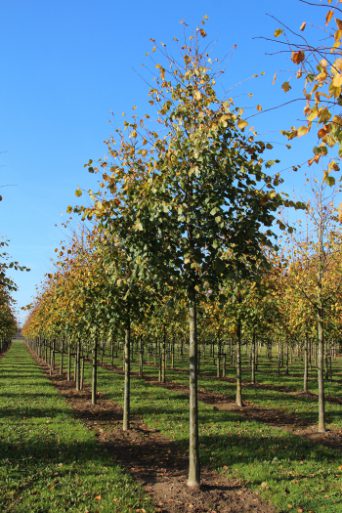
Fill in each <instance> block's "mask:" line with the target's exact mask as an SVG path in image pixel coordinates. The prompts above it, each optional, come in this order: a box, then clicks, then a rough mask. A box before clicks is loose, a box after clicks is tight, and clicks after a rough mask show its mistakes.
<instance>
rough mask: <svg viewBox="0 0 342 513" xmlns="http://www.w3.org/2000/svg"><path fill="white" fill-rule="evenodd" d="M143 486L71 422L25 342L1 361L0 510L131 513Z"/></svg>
mask: <svg viewBox="0 0 342 513" xmlns="http://www.w3.org/2000/svg"><path fill="white" fill-rule="evenodd" d="M139 508H145V509H146V511H152V510H153V508H152V506H151V505H150V502H149V500H148V499H147V498H144V497H143V494H142V490H141V489H140V487H138V486H137V485H136V484H135V483H134V482H133V480H132V479H131V478H130V476H129V475H127V474H126V473H125V472H124V471H123V470H122V469H121V468H120V467H119V466H118V465H116V464H114V463H113V456H112V455H110V454H108V453H106V452H105V451H104V450H103V449H102V448H101V447H100V446H99V445H98V443H97V442H96V439H95V435H94V434H93V433H92V432H91V431H89V430H88V429H87V428H86V427H85V426H84V425H83V424H82V423H81V422H79V421H77V420H75V418H74V416H73V413H72V411H71V408H70V407H69V406H68V404H67V403H66V401H65V399H63V397H62V396H61V395H60V394H59V393H58V392H57V390H56V389H55V388H54V386H53V385H52V384H51V383H50V382H49V380H48V378H47V377H46V376H45V375H44V373H43V372H42V370H41V369H40V368H39V367H38V365H37V364H36V363H35V362H34V361H33V359H32V357H31V356H30V355H29V353H28V350H27V348H26V346H25V345H24V344H23V343H22V342H14V343H13V344H12V346H11V348H10V349H9V351H8V353H7V354H6V355H5V356H4V357H3V358H1V359H0V511H1V513H86V512H89V513H93V512H95V511H96V512H99V513H100V512H101V513H109V512H110V513H113V512H116V513H132V512H135V511H136V510H137V509H139Z"/></svg>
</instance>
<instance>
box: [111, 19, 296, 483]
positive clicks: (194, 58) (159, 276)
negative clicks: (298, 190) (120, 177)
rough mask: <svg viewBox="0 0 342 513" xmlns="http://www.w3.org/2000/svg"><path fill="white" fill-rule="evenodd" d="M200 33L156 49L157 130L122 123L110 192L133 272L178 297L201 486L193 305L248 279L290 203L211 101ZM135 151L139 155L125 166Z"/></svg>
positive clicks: (212, 80) (259, 151) (192, 470)
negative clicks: (123, 145) (122, 154)
mask: <svg viewBox="0 0 342 513" xmlns="http://www.w3.org/2000/svg"><path fill="white" fill-rule="evenodd" d="M205 37H206V32H205V30H204V28H203V26H202V27H200V28H198V29H197V30H196V33H195V35H193V36H190V41H189V43H188V44H184V45H182V46H181V47H180V48H179V51H178V55H180V57H179V58H178V59H175V58H173V57H171V56H170V55H169V54H168V53H167V51H166V50H165V45H163V46H162V51H163V53H164V56H165V63H164V65H162V64H160V63H158V64H157V65H156V68H157V69H158V71H159V76H158V77H157V79H156V86H155V87H153V88H152V89H151V90H150V98H151V99H150V103H151V104H153V105H156V106H157V109H158V113H157V119H156V121H157V123H158V125H159V126H160V129H159V132H158V133H157V132H156V131H153V130H149V131H147V132H148V133H147V135H146V134H144V135H140V133H139V130H140V126H141V125H139V124H136V123H133V124H128V127H129V129H130V130H131V132H130V139H131V141H132V142H131V144H130V145H129V146H130V148H131V150H130V151H131V153H130V156H129V159H128V158H127V159H125V170H126V173H128V171H127V169H128V167H129V168H130V171H129V174H130V180H129V183H127V180H126V183H125V184H124V185H123V186H121V187H120V190H119V192H117V187H115V188H113V186H112V188H111V189H112V190H113V189H114V190H115V193H114V194H115V196H114V197H115V199H114V201H117V202H120V204H122V203H123V202H124V204H125V208H126V212H125V214H127V215H128V216H129V219H130V223H131V225H130V231H129V232H128V233H126V234H125V235H124V237H125V240H126V243H127V244H128V245H129V247H131V248H132V250H133V251H134V254H135V257H136V258H137V257H138V258H139V262H141V264H142V265H141V272H142V273H143V274H144V276H146V277H147V279H148V280H149V281H150V282H154V283H155V286H156V287H162V286H163V284H164V283H165V282H167V283H168V284H169V285H170V286H171V287H173V290H174V291H175V293H176V292H179V291H182V293H184V294H185V295H186V298H187V303H188V330H189V388H190V392H189V395H190V401H189V475H188V485H189V486H190V487H198V486H199V484H200V462H199V435H198V428H199V425H198V400H197V383H198V369H197V366H198V334H197V328H198V322H197V309H198V303H199V300H200V298H201V297H202V296H206V297H210V295H211V294H213V295H214V292H215V290H217V289H218V288H219V286H220V284H221V283H222V281H223V280H224V279H225V278H226V277H227V276H229V275H230V276H237V275H238V276H240V275H242V276H244V275H248V273H249V270H250V269H251V268H253V267H254V266H255V262H256V260H258V259H262V258H263V248H264V247H265V246H270V245H272V238H273V235H274V234H273V231H272V229H271V226H272V224H273V222H274V221H275V213H276V211H277V209H278V208H279V207H280V206H281V205H284V204H285V205H288V206H289V205H293V203H292V202H290V201H288V200H286V199H284V197H283V196H282V195H281V194H280V193H278V192H277V190H276V187H277V186H278V185H279V183H280V182H281V179H280V177H279V176H278V175H274V176H272V175H271V174H268V172H267V169H268V168H269V167H270V166H271V165H272V162H270V161H267V162H265V161H264V159H263V156H262V155H263V153H264V151H265V150H266V149H267V145H266V144H265V143H264V142H262V141H258V140H257V139H256V138H255V136H254V135H253V133H252V132H250V131H248V132H246V131H245V128H246V126H247V123H246V122H245V121H244V120H243V119H242V117H241V115H242V110H241V109H238V108H237V107H235V106H234V104H233V101H232V100H231V99H228V100H220V99H219V97H218V95H217V93H216V89H215V85H216V80H217V76H218V75H217V73H216V72H215V70H214V68H213V66H212V64H211V62H212V61H211V59H210V57H209V56H208V55H207V54H206V52H205V51H204V52H202V51H201V49H200V48H201V40H202V39H203V38H205ZM132 148H134V150H133V149H132ZM137 148H140V149H138V150H137ZM137 151H138V153H139V155H140V156H141V158H139V159H138V158H136V159H134V164H133V156H136V155H137ZM112 153H113V152H112ZM114 155H115V156H117V155H118V154H117V153H114ZM144 159H145V160H144ZM127 163H129V166H128V165H127ZM106 168H108V165H106ZM112 169H113V170H112V172H111V173H108V171H107V170H106V172H105V176H106V177H107V178H106V179H107V181H108V183H109V184H112V183H113V181H115V177H116V176H117V166H112ZM122 195H124V201H123V198H122ZM106 201H108V200H104V201H103V202H102V205H103V204H105V205H106ZM111 204H113V200H112V201H111ZM101 209H102V207H101ZM122 213H124V212H123V211H122ZM112 216H113V214H112ZM133 221H134V224H132V223H133ZM121 226H122V225H121ZM126 228H127V224H126ZM236 282H237V283H238V280H236ZM237 293H238V291H237Z"/></svg>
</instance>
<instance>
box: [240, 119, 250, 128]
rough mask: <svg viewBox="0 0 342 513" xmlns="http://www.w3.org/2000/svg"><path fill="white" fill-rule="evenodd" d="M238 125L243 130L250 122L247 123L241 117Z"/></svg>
mask: <svg viewBox="0 0 342 513" xmlns="http://www.w3.org/2000/svg"><path fill="white" fill-rule="evenodd" d="M237 126H238V127H239V128H240V130H243V129H244V128H246V126H248V123H247V121H244V120H243V119H241V120H240V121H239V122H238V124H237Z"/></svg>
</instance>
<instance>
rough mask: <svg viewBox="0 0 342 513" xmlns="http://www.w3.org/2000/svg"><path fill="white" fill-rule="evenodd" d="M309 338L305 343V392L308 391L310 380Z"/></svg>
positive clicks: (306, 338)
mask: <svg viewBox="0 0 342 513" xmlns="http://www.w3.org/2000/svg"><path fill="white" fill-rule="evenodd" d="M308 357H309V337H308V335H307V334H306V335H305V342H304V380H303V391H304V392H307V391H308V380H309V358H308Z"/></svg>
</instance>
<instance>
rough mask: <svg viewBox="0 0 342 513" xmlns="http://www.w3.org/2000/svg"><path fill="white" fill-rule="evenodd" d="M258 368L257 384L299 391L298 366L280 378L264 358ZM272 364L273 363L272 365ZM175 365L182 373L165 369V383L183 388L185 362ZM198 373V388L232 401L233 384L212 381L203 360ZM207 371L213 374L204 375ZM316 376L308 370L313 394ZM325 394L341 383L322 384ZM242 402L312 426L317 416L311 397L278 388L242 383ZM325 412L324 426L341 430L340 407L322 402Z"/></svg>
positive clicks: (150, 372) (336, 392)
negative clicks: (180, 385) (273, 410)
mask: <svg viewBox="0 0 342 513" xmlns="http://www.w3.org/2000/svg"><path fill="white" fill-rule="evenodd" d="M260 360H261V362H260V366H259V372H258V383H260V384H265V385H270V386H271V387H272V386H274V387H288V388H289V389H290V390H291V391H292V392H296V391H301V390H302V378H301V377H298V376H295V375H294V374H300V373H301V370H302V369H301V368H300V365H299V364H298V363H296V364H294V365H292V367H291V374H292V375H290V376H285V375H281V376H278V375H277V372H276V370H275V369H274V367H272V366H271V364H270V363H269V362H268V361H266V358H260ZM105 361H106V362H107V363H109V362H110V358H109V357H106V358H105ZM114 363H116V364H118V365H120V361H119V359H116V360H115V362H114ZM274 363H275V364H276V362H274ZM341 364H342V359H341V358H340V359H338V360H337V361H336V363H335V365H336V369H337V371H339V369H340V366H341ZM177 365H178V366H179V368H181V369H183V370H184V372H177V371H172V370H171V369H168V370H167V374H166V376H167V380H169V381H172V382H174V383H179V384H183V385H187V384H188V376H187V371H186V368H185V359H184V360H183V361H181V360H178V361H177ZM201 369H202V371H203V372H202V374H201V377H200V387H201V389H203V390H205V391H208V392H219V393H221V394H224V395H225V396H226V397H227V399H231V400H234V398H235V383H230V382H228V381H223V380H220V379H217V378H215V372H216V370H215V369H214V367H213V365H212V364H211V363H210V361H209V358H208V357H207V358H206V360H205V362H203V365H202V366H201ZM132 370H133V371H137V370H138V365H137V364H136V363H133V366H132ZM209 372H211V373H212V374H213V375H211V376H208V373H209ZM144 373H145V375H146V376H149V377H153V376H154V377H155V378H157V375H158V372H157V370H156V368H155V367H153V366H147V365H146V366H145V369H144ZM227 376H228V377H231V378H233V377H234V370H233V369H231V368H230V369H229V372H228V374H227ZM244 377H245V379H246V380H247V379H248V378H249V373H248V372H247V369H246V368H245V369H244ZM315 380H316V373H315V372H314V371H311V382H310V385H311V388H310V391H311V392H313V393H316V392H317V386H316V382H315ZM326 393H327V394H330V395H332V396H333V397H340V398H341V383H336V382H330V381H327V382H326ZM243 399H244V400H245V401H249V402H250V403H253V404H254V405H256V406H258V407H260V408H264V409H277V410H282V411H284V412H289V413H295V414H296V416H297V417H298V418H299V419H302V420H303V421H305V422H306V423H307V424H315V423H316V422H317V417H318V407H317V399H316V398H314V397H305V396H301V395H293V394H290V393H288V392H284V391H281V390H278V389H272V388H269V389H267V390H266V389H265V390H264V389H261V388H256V387H254V386H253V385H251V384H246V385H245V386H244V387H243ZM326 412H327V427H328V428H330V429H336V428H337V429H341V428H342V404H335V403H329V402H327V403H326Z"/></svg>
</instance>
